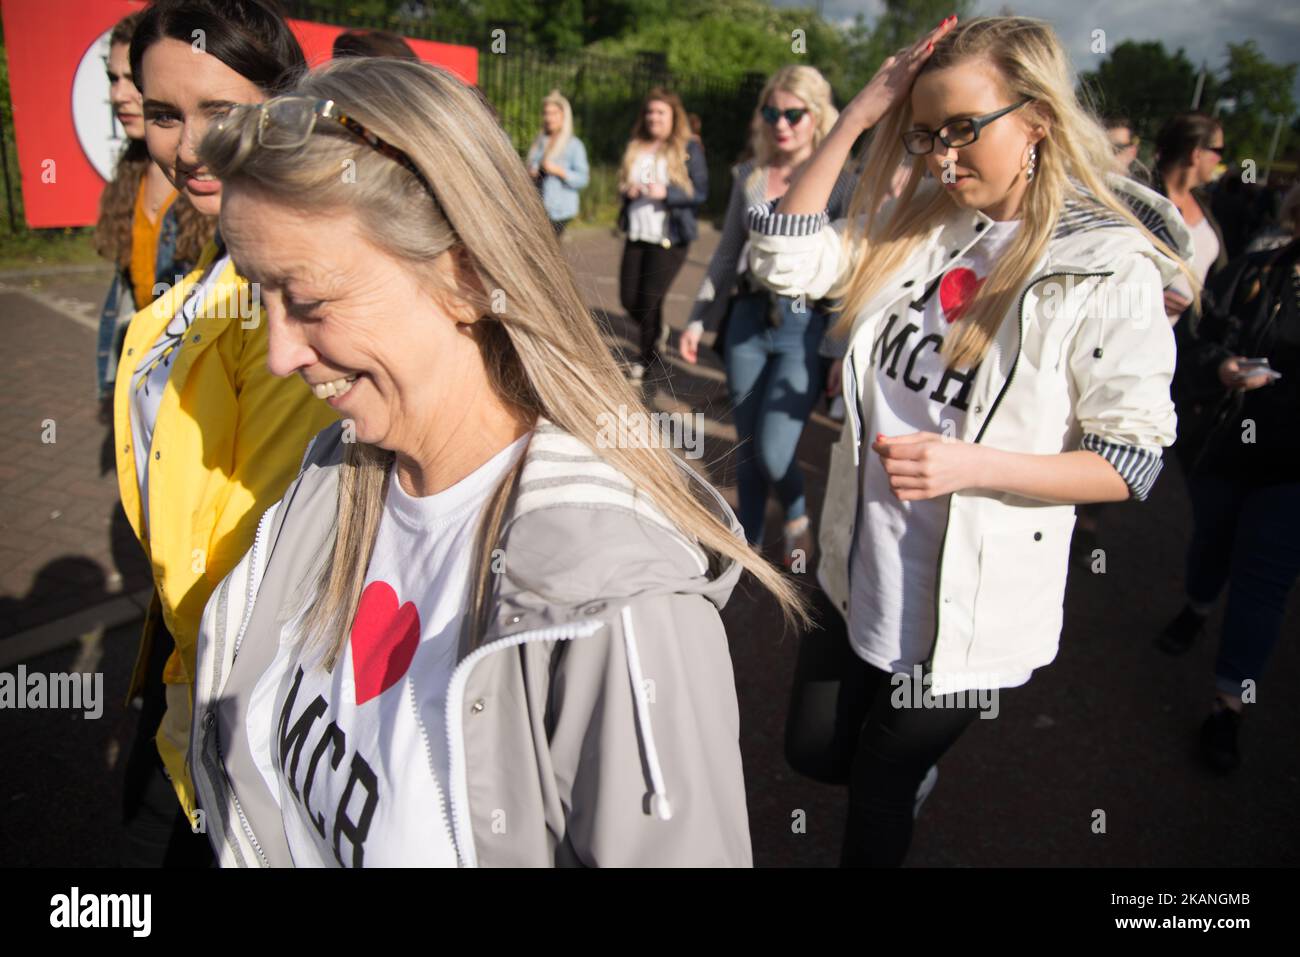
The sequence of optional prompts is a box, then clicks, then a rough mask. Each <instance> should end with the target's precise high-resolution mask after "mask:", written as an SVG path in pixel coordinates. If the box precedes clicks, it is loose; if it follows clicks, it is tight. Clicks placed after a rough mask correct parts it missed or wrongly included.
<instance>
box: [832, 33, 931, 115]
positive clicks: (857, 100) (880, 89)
mask: <svg viewBox="0 0 1300 957" xmlns="http://www.w3.org/2000/svg"><path fill="white" fill-rule="evenodd" d="M956 25H957V15H956V14H955V13H954V14H953V15H952V16H950V17H948V18H947V19H946V20H944V21H943V22H942V23H941V24H939V25H938V26H937V27H935V28H934V29H933V30H931V31H930V32H929V33H927V34H926V35H925V36H923V37H921V39H919V40H917V41H916V42H915V43H914V44H912V46H911V47H908V48H905V49H902V50H899V51H898V52H897V53H895V54H894V55H893V56H891V57H889V59H887V60H885V62H884V63H882V64H881V65H880V69H879V70H877V71H876V75H875V76H873V77H872V78H871V81H870V82H869V83H867V85H866V86H864V87H863V88H862V89H861V90H860V91H859V92H858V95H857V96H855V97H854V98H853V99H852V100H850V101H849V105H848V106H846V107H845V108H844V112H842V113H841V114H840V119H839V122H841V123H844V124H846V125H848V126H850V127H851V128H852V129H853V130H854V131H855V132H857V133H861V132H864V131H865V130H869V129H871V127H873V126H875V125H876V124H877V123H879V122H880V118H881V117H883V116H884V115H885V114H886V113H888V112H889V111H890V110H891V109H893V107H894V105H895V104H897V103H898V102H899V101H901V100H902V99H903V97H905V96H907V95H908V94H909V93H910V92H911V90H912V81H913V80H915V79H916V74H917V72H918V71H920V69H921V66H922V64H924V63H925V61H926V60H928V59H929V58H930V54H931V53H932V52H933V51H934V42H935V41H936V40H938V39H939V38H940V37H942V36H943V35H944V34H945V33H947V32H948V31H949V30H951V29H952V28H953V27H955V26H956Z"/></svg>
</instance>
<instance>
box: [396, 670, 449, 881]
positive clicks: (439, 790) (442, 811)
mask: <svg viewBox="0 0 1300 957" xmlns="http://www.w3.org/2000/svg"><path fill="white" fill-rule="evenodd" d="M406 690H407V697H408V698H409V699H410V704H411V712H412V713H413V714H414V715H415V723H416V724H417V725H419V727H420V737H421V738H422V739H424V754H425V757H426V758H427V759H428V761H429V770H430V771H431V772H432V773H431V774H430V777H432V778H433V793H434V794H436V795H437V797H438V818H439V820H441V821H442V832H443V834H445V835H446V837H447V841H448V843H450V844H451V847H452V850H453V851H455V852H456V859H457V862H459V860H460V852H459V850H457V849H456V835H455V833H454V831H453V827H452V823H451V817H450V815H449V814H448V810H449V801H448V800H447V795H446V792H445V791H444V790H443V787H442V782H441V781H439V780H438V766H437V762H435V761H434V759H433V748H432V746H431V745H430V744H429V730H428V729H427V728H426V727H425V726H424V718H423V717H422V716H421V715H420V703H419V702H418V701H416V700H415V685H413V684H411V683H410V682H408V683H407V685H406ZM450 756H451V752H450V751H448V758H449V759H450ZM447 765H448V767H450V766H451V761H450V760H448V762H447Z"/></svg>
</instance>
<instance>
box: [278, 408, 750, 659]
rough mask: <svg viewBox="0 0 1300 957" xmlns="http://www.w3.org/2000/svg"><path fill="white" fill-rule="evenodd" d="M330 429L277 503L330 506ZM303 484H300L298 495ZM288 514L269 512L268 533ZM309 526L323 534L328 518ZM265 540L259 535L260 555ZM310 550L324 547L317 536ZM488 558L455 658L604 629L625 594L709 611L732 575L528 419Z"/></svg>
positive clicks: (338, 447) (574, 443)
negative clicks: (600, 625)
mask: <svg viewBox="0 0 1300 957" xmlns="http://www.w3.org/2000/svg"><path fill="white" fill-rule="evenodd" d="M342 432H343V426H342V423H341V422H340V423H335V424H333V425H331V426H330V427H329V428H327V429H325V430H324V431H323V432H321V433H320V435H319V436H317V438H316V439H315V441H314V442H313V443H312V446H311V447H310V448H309V449H308V451H307V455H306V456H305V458H304V463H303V464H304V468H303V474H302V475H301V476H300V477H299V480H298V483H296V485H295V486H291V487H290V490H289V492H287V493H286V495H285V500H284V501H285V505H286V506H289V505H291V502H292V500H293V499H295V498H297V497H306V498H307V499H308V500H309V501H311V502H315V503H320V504H319V505H318V506H316V507H320V508H325V507H330V508H332V507H334V506H335V502H336V495H335V494H334V493H333V491H332V490H333V489H334V488H336V487H337V485H336V483H337V481H338V470H339V467H340V465H341V463H342V461H343V450H344V445H343V442H342ZM675 461H676V462H677V464H678V467H679V468H680V469H681V470H682V472H683V475H684V476H685V479H686V482H687V483H688V485H689V486H691V487H693V488H694V490H695V494H696V496H697V498H698V499H699V500H700V501H703V502H704V503H705V504H706V505H707V506H708V508H709V509H710V511H712V512H713V514H714V515H716V516H717V517H718V518H719V520H720V521H722V522H723V524H725V525H726V526H727V527H728V528H730V529H731V532H732V534H733V535H735V536H736V538H737V539H742V540H743V535H744V531H743V529H742V528H741V525H740V522H739V520H738V519H737V518H736V516H735V513H734V512H733V511H732V510H731V508H730V506H728V505H727V503H726V501H725V500H724V499H723V498H722V496H721V495H720V494H718V492H717V490H716V489H714V488H713V487H712V486H711V485H710V484H709V483H708V482H706V481H704V480H703V479H702V478H700V477H699V475H697V474H696V472H695V470H694V469H692V468H691V467H690V466H689V465H687V464H686V463H685V462H683V461H681V459H677V458H676V457H675ZM321 482H325V483H328V488H325V489H322V491H324V492H325V493H326V494H323V495H318V494H317V493H316V491H313V490H312V488H311V486H316V485H319V484H320V483H321ZM303 485H306V486H308V487H307V488H299V487H298V486H303ZM304 492H307V493H308V495H307V496H303V493H304ZM289 510H290V509H289V508H281V509H280V514H279V515H277V519H276V525H277V529H278V527H279V526H280V525H281V524H282V523H283V522H284V520H285V519H286V517H287V513H288V511H289ZM312 524H319V525H320V526H325V527H330V528H332V527H333V525H334V516H333V515H329V516H328V517H327V516H322V517H321V521H320V522H319V523H312ZM277 534H278V532H277V531H276V530H271V543H272V548H274V541H275V538H276V537H277ZM321 547H322V550H324V549H325V548H327V547H328V538H326V540H325V541H324V542H322V546H321ZM268 560H269V559H268ZM491 561H492V562H493V571H494V573H495V575H494V586H495V589H496V590H495V594H494V596H493V602H494V605H495V607H494V612H495V613H494V615H493V617H492V620H491V624H490V625H489V626H488V628H487V630H486V632H485V634H483V635H481V636H479V637H478V640H477V641H473V642H471V641H470V636H469V635H466V636H465V637H463V638H462V641H461V647H460V648H459V650H458V654H457V658H458V659H463V658H465V657H466V655H467V654H469V653H470V652H471V651H473V650H475V649H481V648H483V647H485V646H487V645H490V644H492V643H493V642H497V641H501V640H503V639H508V638H510V637H512V636H515V635H520V634H523V633H525V632H531V631H536V630H542V629H546V630H553V629H561V630H562V629H566V628H571V627H574V626H583V627H585V626H588V625H591V624H593V623H595V622H598V621H607V620H609V619H612V618H615V617H617V616H618V614H619V611H620V609H621V607H622V605H624V604H626V601H627V600H631V599H632V598H634V597H650V596H653V595H659V594H662V595H671V594H696V595H700V596H702V597H704V598H705V599H707V600H708V601H710V602H712V603H713V604H714V605H715V606H716V607H717V608H718V609H721V608H722V607H723V606H725V605H726V603H727V601H728V599H729V598H730V596H731V592H732V590H733V589H734V588H735V585H736V582H737V581H739V579H740V575H741V571H742V568H741V565H740V564H739V563H738V562H735V561H733V560H731V559H721V560H719V559H714V560H713V561H712V562H710V561H709V559H708V558H707V557H706V556H705V554H704V552H703V551H702V550H701V549H700V547H699V546H698V545H697V544H696V543H695V542H694V541H693V540H691V539H690V538H688V537H687V536H686V535H684V534H682V532H680V531H679V530H677V529H676V528H675V527H673V525H672V523H671V522H670V521H669V520H668V519H667V518H666V517H665V516H664V515H663V514H662V513H661V512H660V511H659V509H658V508H656V507H655V506H654V505H653V504H652V503H651V502H650V501H649V500H648V498H647V497H646V496H645V494H644V493H638V492H637V491H636V490H635V489H634V487H633V485H632V483H631V481H630V480H629V479H628V478H627V477H626V476H624V475H623V474H622V473H620V472H619V471H618V470H616V469H615V468H613V467H612V466H611V465H609V464H608V463H607V462H605V460H604V459H602V458H601V457H600V456H599V455H598V454H597V453H596V452H595V451H594V450H593V449H592V448H591V447H590V446H588V445H586V444H585V443H584V442H582V441H581V440H579V439H578V438H576V437H574V436H573V435H571V434H569V433H568V432H566V431H564V430H563V429H561V428H559V427H558V426H556V425H554V424H553V423H551V422H550V421H549V420H547V419H545V418H541V419H539V420H538V423H537V425H536V427H535V428H534V432H533V436H532V438H531V439H530V440H529V443H528V446H527V448H526V449H525V451H524V460H523V463H522V466H521V468H520V469H519V472H518V480H517V482H516V484H515V488H514V489H513V490H512V492H511V498H510V501H509V502H508V504H507V509H506V515H505V518H504V520H503V522H502V531H501V534H500V536H499V538H498V542H497V547H496V549H495V550H493V551H492V552H491ZM299 598H300V596H297V595H286V604H285V606H284V607H283V608H282V609H281V611H280V615H279V617H280V618H281V619H282V620H285V621H287V620H288V619H289V618H290V617H291V616H292V614H293V613H294V611H296V605H295V603H296V602H297V601H299ZM291 606H292V607H291ZM467 631H468V629H467ZM471 644H473V646H474V647H473V648H471V647H470V645H471Z"/></svg>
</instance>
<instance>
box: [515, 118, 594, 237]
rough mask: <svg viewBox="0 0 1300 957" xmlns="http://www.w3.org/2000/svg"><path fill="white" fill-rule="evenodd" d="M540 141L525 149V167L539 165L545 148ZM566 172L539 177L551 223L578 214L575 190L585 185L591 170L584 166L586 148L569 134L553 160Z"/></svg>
mask: <svg viewBox="0 0 1300 957" xmlns="http://www.w3.org/2000/svg"><path fill="white" fill-rule="evenodd" d="M547 142H549V140H543V141H542V142H540V143H536V144H534V146H533V148H532V149H531V150H529V151H528V166H529V167H530V168H531V167H533V166H538V167H540V166H541V163H542V153H543V152H544V151H545V149H546V143H547ZM557 162H558V163H559V165H561V166H563V167H564V168H565V170H566V171H567V175H566V176H565V178H564V179H560V177H558V176H552V175H550V174H549V173H543V174H542V179H541V189H542V205H543V206H545V207H546V215H547V216H548V217H549V218H550V220H551V221H552V222H556V223H563V222H568V221H569V220H570V219H573V217H575V216H577V215H578V192H579V191H580V190H582V189H583V188H585V187H586V185H587V182H588V180H589V179H590V176H591V172H590V169H589V168H588V166H587V148H586V147H585V146H583V145H582V140H580V139H578V138H577V137H576V136H571V137H569V142H568V143H567V144H565V147H564V151H563V152H562V153H561V154H560V156H559V159H558V160H557Z"/></svg>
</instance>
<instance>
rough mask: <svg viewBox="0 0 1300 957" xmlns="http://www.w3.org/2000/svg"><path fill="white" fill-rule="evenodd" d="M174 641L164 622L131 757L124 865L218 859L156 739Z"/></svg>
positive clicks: (124, 796)
mask: <svg viewBox="0 0 1300 957" xmlns="http://www.w3.org/2000/svg"><path fill="white" fill-rule="evenodd" d="M175 646H176V643H175V641H174V640H173V639H172V636H171V634H170V633H168V631H167V629H166V628H164V627H163V626H162V625H161V624H159V626H158V631H157V633H156V634H155V635H154V638H153V645H152V647H151V648H150V652H149V663H148V665H149V670H148V674H147V675H146V678H145V685H144V691H143V695H144V707H143V709H142V710H141V712H140V723H139V724H138V725H137V727H136V733H135V740H134V741H133V742H132V744H131V753H130V755H129V756H128V757H127V759H126V782H125V784H124V786H123V790H122V827H123V835H122V846H121V855H120V856H121V866H122V867H211V866H212V865H213V864H214V863H215V859H214V857H213V854H212V846H211V845H210V844H209V843H208V837H207V835H206V834H195V833H194V832H193V830H192V828H191V827H190V822H189V819H188V818H187V817H186V816H185V812H184V810H182V809H181V805H180V801H178V800H177V798H176V791H175V789H173V788H172V783H171V781H169V780H168V779H167V774H166V772H165V771H164V770H163V762H162V756H161V755H159V754H158V745H157V744H156V743H155V742H154V736H155V735H156V734H157V733H158V726H159V725H160V724H161V723H162V718H163V713H164V712H165V711H166V710H167V701H166V698H165V696H164V695H165V692H164V689H163V680H162V675H163V666H164V665H166V664H167V659H168V657H170V655H171V653H172V650H173V649H174V648H175Z"/></svg>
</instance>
